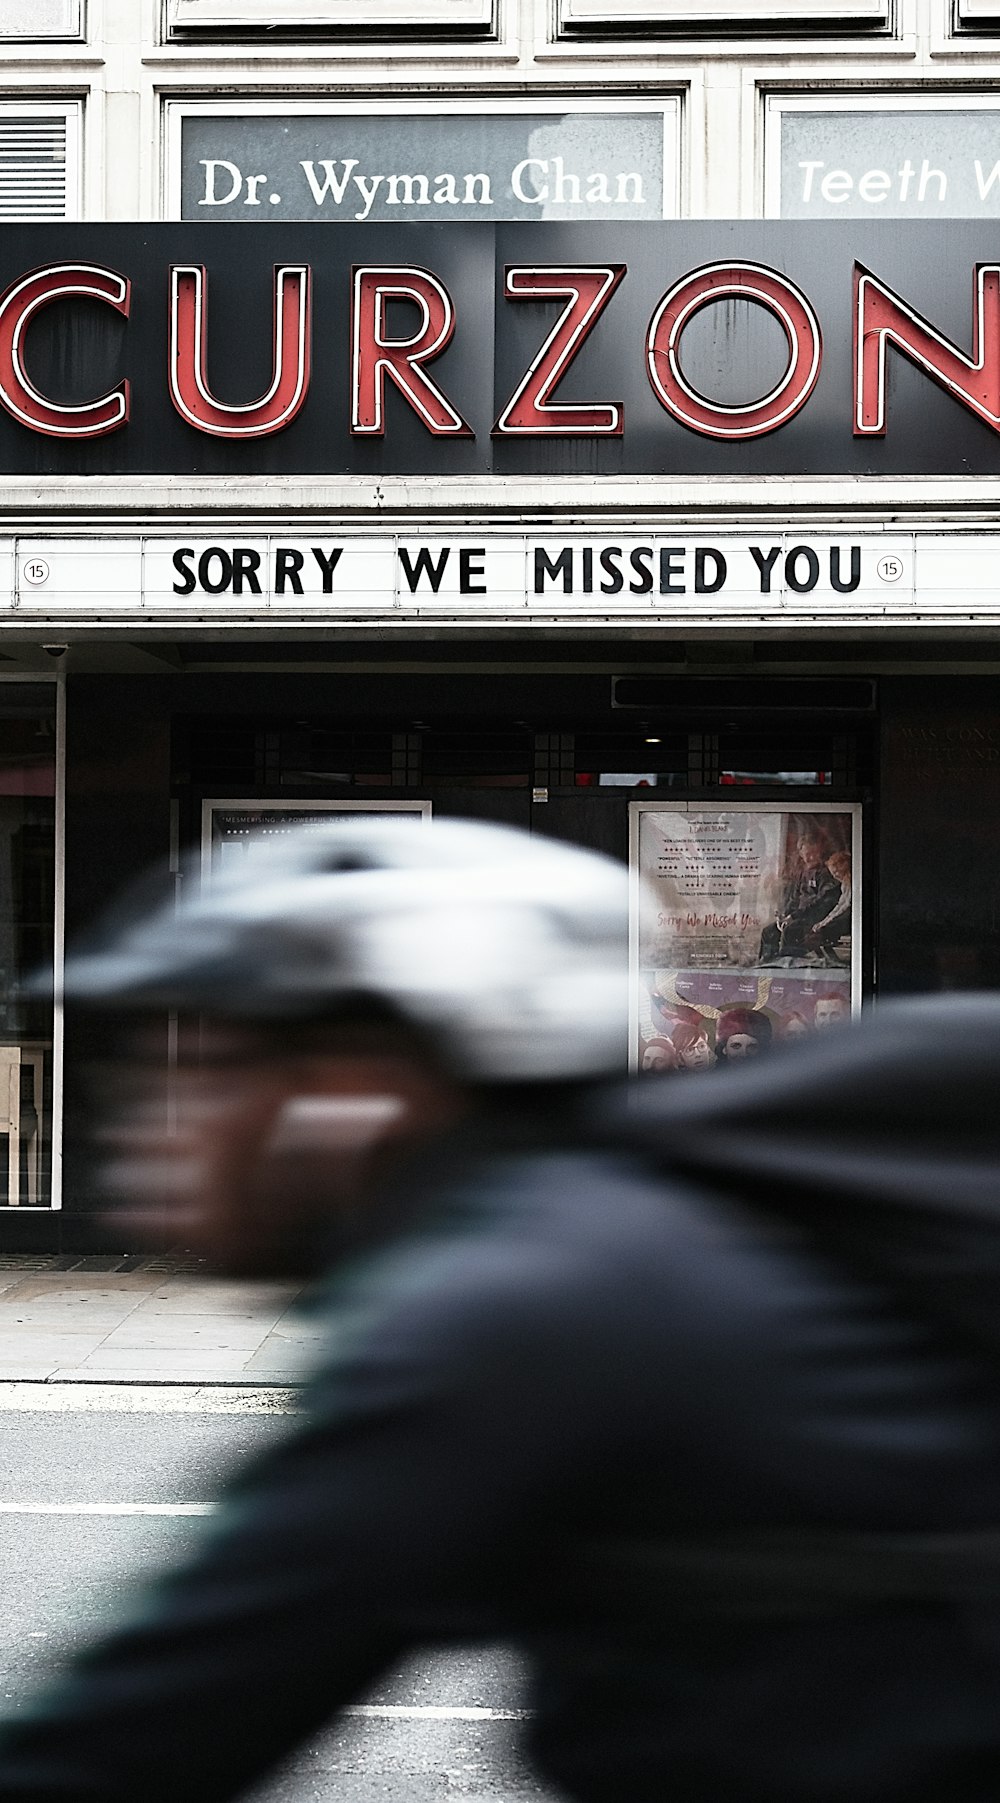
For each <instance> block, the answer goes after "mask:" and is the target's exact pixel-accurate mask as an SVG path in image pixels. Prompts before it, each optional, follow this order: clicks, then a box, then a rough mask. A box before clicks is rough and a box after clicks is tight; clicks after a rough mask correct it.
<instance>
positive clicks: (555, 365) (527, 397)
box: [493, 263, 625, 438]
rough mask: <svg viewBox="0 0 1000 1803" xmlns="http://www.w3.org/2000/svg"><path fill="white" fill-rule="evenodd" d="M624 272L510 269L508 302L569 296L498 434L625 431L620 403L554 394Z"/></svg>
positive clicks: (621, 267) (612, 268)
mask: <svg viewBox="0 0 1000 1803" xmlns="http://www.w3.org/2000/svg"><path fill="white" fill-rule="evenodd" d="M624 276H625V264H624V263H609V264H606V265H605V266H604V267H603V268H601V267H595V268H592V269H563V268H560V267H558V266H555V265H553V266H544V267H539V268H532V267H528V266H524V265H516V266H514V267H511V268H508V269H507V270H506V272H505V275H504V293H505V295H506V296H507V298H508V300H518V299H528V300H561V299H562V298H563V296H564V295H565V296H567V297H568V300H567V305H566V306H565V307H564V308H563V310H562V312H561V313H560V315H559V317H558V319H557V320H556V323H555V325H554V326H553V327H552V330H551V332H550V333H549V335H548V337H547V338H546V340H545V343H544V344H543V345H542V347H541V349H540V350H539V352H538V354H537V356H536V357H535V358H534V360H533V362H532V364H531V366H530V368H529V369H528V371H527V374H526V375H525V376H524V378H523V380H522V381H521V382H520V383H519V385H518V387H517V388H515V390H514V393H513V394H512V395H511V398H510V400H509V401H508V402H507V405H506V407H505V408H504V410H503V412H502V413H501V415H500V418H499V419H498V420H497V423H496V425H495V426H494V428H493V431H494V434H495V435H496V436H497V437H501V438H504V437H527V436H532V437H534V436H538V435H541V436H543V437H545V436H547V437H554V436H557V435H560V436H561V435H564V434H571V435H572V436H573V437H575V438H576V437H584V438H591V437H597V436H599V435H603V436H605V437H619V436H620V435H621V433H622V432H623V431H624V429H625V410H624V408H623V407H622V405H621V403H620V402H614V403H611V404H609V405H605V406H600V405H598V404H597V403H595V402H586V403H580V402H554V401H552V400H551V399H550V398H549V397H550V396H551V394H552V391H553V389H554V388H555V387H556V384H557V383H558V382H560V381H561V380H562V377H563V376H564V375H565V373H566V371H567V370H568V368H569V366H570V364H571V363H572V362H573V360H574V358H575V357H576V356H577V355H578V354H579V352H580V351H581V350H582V348H583V346H584V344H585V343H586V341H587V339H588V338H589V337H590V334H591V332H592V331H593V329H594V327H595V325H596V324H597V321H598V320H599V319H600V317H601V314H602V313H603V312H604V309H605V307H606V306H607V304H608V302H609V300H610V299H611V296H612V295H613V294H614V292H615V289H616V288H617V287H618V284H619V283H620V282H621V281H622V280H623V278H624Z"/></svg>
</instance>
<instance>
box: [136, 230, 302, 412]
mask: <svg viewBox="0 0 1000 1803" xmlns="http://www.w3.org/2000/svg"><path fill="white" fill-rule="evenodd" d="M207 314H208V294H207V285H206V279H205V271H204V269H203V268H201V267H200V266H199V265H197V264H183V263H178V264H175V265H174V266H173V267H172V268H171V271H170V358H169V379H170V398H171V400H172V401H173V403H174V406H175V407H176V408H177V411H178V413H179V414H180V416H181V418H182V419H185V420H187V423H188V425H189V426H194V427H195V430H196V431H198V432H207V433H208V434H209V435H210V437H212V438H268V437H270V435H271V433H272V432H281V431H282V430H283V429H284V427H285V426H289V425H291V423H292V420H293V419H294V418H295V415H296V414H297V413H298V411H299V408H300V407H301V406H302V403H303V402H304V400H305V398H306V395H307V394H308V393H309V375H310V354H311V342H310V340H311V283H310V272H309V269H308V268H307V267H306V265H305V264H302V263H289V264H278V265H277V266H276V267H275V271H274V371H273V377H272V381H271V386H270V388H269V389H268V390H267V393H266V394H263V395H261V397H260V399H259V400H257V401H247V402H246V403H245V404H243V405H237V406H231V405H229V404H228V403H226V402H224V401H217V400H216V398H215V396H214V395H213V394H212V393H211V391H210V389H209V386H208V318H207Z"/></svg>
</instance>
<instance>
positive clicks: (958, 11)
mask: <svg viewBox="0 0 1000 1803" xmlns="http://www.w3.org/2000/svg"><path fill="white" fill-rule="evenodd" d="M955 23H956V24H957V26H958V28H959V30H962V28H963V27H964V28H965V30H967V31H998V30H1000V0H956V5H955Z"/></svg>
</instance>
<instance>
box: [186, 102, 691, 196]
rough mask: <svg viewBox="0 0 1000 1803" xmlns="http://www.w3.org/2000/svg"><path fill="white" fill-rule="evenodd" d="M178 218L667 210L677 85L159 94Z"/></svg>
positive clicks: (673, 182) (672, 184) (676, 133)
mask: <svg viewBox="0 0 1000 1803" xmlns="http://www.w3.org/2000/svg"><path fill="white" fill-rule="evenodd" d="M167 120H168V128H167V142H168V151H169V163H168V183H167V210H168V215H169V217H171V218H175V219H190V220H201V221H204V220H209V219H210V220H222V219H224V220H229V219H238V220H243V221H245V222H246V223H247V224H248V225H254V224H260V223H265V222H266V223H268V224H270V222H271V221H272V220H280V219H286V220H307V221H320V220H323V221H330V222H333V221H339V220H347V221H354V220H365V221H368V220H370V221H382V222H384V223H386V224H391V223H395V224H399V223H400V221H402V220H405V219H413V220H419V221H422V222H423V223H425V224H426V222H427V221H428V220H432V219H437V220H445V219H449V220H451V219H479V220H490V219H492V220H498V219H511V220H515V219H546V220H556V219H564V220H584V219H631V220H635V219H673V218H676V216H677V214H678V212H679V209H680V197H679V186H680V183H679V165H680V120H681V103H680V99H679V97H678V96H677V95H669V96H664V97H663V98H662V99H660V100H656V101H651V100H645V99H642V100H627V101H617V102H616V101H613V100H612V101H608V102H602V101H599V100H582V101H580V100H577V101H554V100H552V99H551V98H545V97H537V98H536V97H535V96H534V95H532V97H531V99H530V101H529V100H524V101H520V100H507V99H498V100H495V99H492V98H491V99H488V100H465V99H462V100H456V99H454V98H453V97H452V96H451V95H449V96H448V98H447V101H445V102H442V101H441V100H440V99H439V100H438V101H437V103H436V104H435V103H434V101H431V102H430V103H429V104H426V105H420V104H419V103H414V102H413V101H397V100H380V99H373V100H361V101H358V100H328V99H315V100H299V99H295V100H287V99H284V98H282V99H267V100H238V101H231V100H221V101H219V100H208V101H198V100H194V101H191V100H180V101H174V102H168V106H167Z"/></svg>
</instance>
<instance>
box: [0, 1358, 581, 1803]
mask: <svg viewBox="0 0 1000 1803" xmlns="http://www.w3.org/2000/svg"><path fill="white" fill-rule="evenodd" d="M0 1388H2V1387H0ZM52 1400H54V1399H53V1398H50V1399H49V1401H50V1402H51V1401H52ZM66 1401H67V1403H68V1406H67V1407H66V1408H65V1409H63V1408H61V1407H51V1406H50V1407H46V1409H45V1410H44V1412H38V1413H35V1412H29V1411H28V1410H26V1409H25V1408H24V1406H23V1392H22V1401H21V1403H20V1405H19V1406H18V1407H16V1408H12V1407H6V1406H4V1402H3V1399H2V1397H0V1444H2V1447H3V1452H2V1458H0V1511H2V1512H0V1537H2V1544H3V1549H4V1550H3V1561H2V1563H3V1574H4V1577H3V1585H4V1608H3V1611H2V1612H0V1700H2V1706H3V1711H4V1713H7V1712H8V1711H11V1710H14V1709H16V1707H17V1700H18V1698H19V1697H20V1696H23V1694H24V1692H25V1691H26V1690H27V1689H29V1688H30V1687H31V1686H32V1685H33V1684H34V1683H36V1682H37V1681H38V1680H39V1679H41V1678H42V1677H43V1676H44V1675H45V1673H46V1672H47V1671H49V1670H51V1669H52V1667H53V1665H54V1664H55V1663H57V1662H58V1661H60V1660H61V1659H63V1658H65V1657H66V1656H67V1655H68V1653H69V1652H70V1651H71V1650H72V1648H73V1647H74V1646H75V1645H78V1644H79V1643H80V1642H81V1641H82V1640H84V1639H85V1638H86V1637H87V1636H88V1635H89V1634H90V1633H92V1632H93V1631H94V1629H95V1627H98V1626H99V1625H100V1624H101V1623H102V1622H108V1621H113V1619H114V1617H115V1613H116V1610H117V1609H118V1608H119V1607H120V1605H121V1602H122V1599H123V1597H124V1596H125V1595H126V1594H127V1592H128V1589H129V1587H130V1585H131V1584H132V1583H133V1582H134V1580H135V1575H136V1573H138V1572H142V1571H148V1570H149V1569H150V1568H151V1567H157V1566H162V1565H163V1564H165V1563H167V1562H169V1561H170V1560H172V1559H175V1558H177V1557H179V1556H180V1555H181V1554H182V1553H183V1549H184V1547H185V1545H186V1544H188V1543H190V1540H191V1539H192V1537H193V1536H194V1535H195V1534H196V1533H197V1532H198V1528H199V1522H198V1519H197V1518H195V1517H192V1516H175V1515H135V1514H120V1515H115V1514H88V1513H52V1512H50V1511H51V1508H52V1505H53V1504H59V1505H66V1506H69V1505H73V1504H98V1505H100V1504H113V1503H145V1504H176V1503H193V1502H196V1503H205V1502H211V1501H212V1500H213V1499H214V1498H215V1497H216V1496H217V1494H218V1492H219V1488H220V1486H221V1484H222V1482H223V1480H224V1476H225V1472H226V1470H227V1469H228V1468H229V1467H230V1466H231V1465H232V1464H233V1463H234V1462H237V1461H239V1460H241V1459H243V1458H244V1457H246V1456H247V1455H248V1454H251V1453H252V1452H253V1451H254V1449H255V1448H261V1447H263V1446H264V1445H266V1444H267V1443H268V1442H269V1441H270V1440H272V1439H273V1437H274V1436H275V1435H276V1434H278V1433H280V1432H282V1431H284V1430H286V1429H287V1427H288V1425H289V1420H288V1417H287V1415H282V1414H280V1413H274V1414H270V1415H266V1414H260V1413H230V1414H221V1413H202V1412H199V1411H198V1410H197V1409H196V1408H191V1409H188V1410H186V1411H185V1412H183V1413H177V1412H172V1411H171V1410H169V1409H167V1410H162V1409H161V1408H159V1407H157V1405H156V1402H155V1399H153V1400H152V1401H151V1403H150V1407H149V1409H148V1410H146V1411H144V1412H128V1413H125V1412H117V1411H115V1412H104V1411H103V1410H101V1409H95V1408H94V1407H93V1406H88V1399H87V1397H86V1396H85V1395H84V1394H83V1393H82V1392H81V1393H79V1394H78V1395H77V1396H75V1397H74V1396H72V1395H71V1396H69V1397H68V1398H67V1399H66ZM5 1505H6V1506H5ZM10 1505H15V1506H16V1512H11V1511H10ZM520 1707H521V1696H520V1686H519V1679H518V1674H517V1671H516V1669H515V1668H514V1666H513V1664H512V1663H511V1661H510V1660H508V1659H507V1658H506V1657H504V1656H503V1655H501V1654H499V1653H497V1652H495V1651H490V1650H488V1649H484V1650H483V1651H482V1652H466V1651H463V1652H462V1653H461V1654H460V1655H456V1656H454V1657H448V1658H437V1657H434V1658H431V1657H422V1658H418V1659H415V1660H413V1661H412V1662H411V1663H410V1664H408V1665H407V1666H406V1667H405V1668H404V1669H402V1670H400V1671H399V1672H396V1673H394V1674H393V1675H392V1677H391V1678H390V1679H389V1680H388V1681H386V1682H385V1683H383V1684H382V1685H381V1686H380V1688H379V1689H378V1690H377V1691H376V1692H374V1693H373V1694H372V1695H371V1696H370V1697H367V1698H365V1699H363V1701H362V1703H361V1704H360V1707H359V1710H358V1713H357V1714H355V1715H353V1716H352V1717H350V1718H341V1719H340V1720H339V1721H338V1722H337V1723H336V1724H335V1725H334V1726H333V1727H332V1728H330V1729H328V1730H327V1731H326V1732H325V1733H323V1734H322V1735H321V1736H319V1737H317V1738H315V1739H314V1740H311V1741H310V1742H309V1743H308V1744H306V1745H304V1746H302V1747H301V1748H300V1749H299V1750H298V1752H297V1753H296V1754H295V1756H294V1757H293V1758H292V1759H291V1761H290V1762H289V1764H288V1766H287V1767H286V1768H285V1769H283V1770H282V1771H281V1772H279V1773H277V1774H276V1775H273V1776H272V1777H271V1778H270V1779H269V1780H268V1781H267V1783H266V1784H264V1785H263V1786H262V1787H261V1789H260V1790H258V1791H255V1792H254V1803H325V1800H326V1799H330V1800H331V1803H332V1800H333V1799H334V1798H336V1799H338V1803H448V1800H451V1799H457V1798H463V1799H470V1800H475V1799H480V1798H482V1799H490V1803H499V1800H501V1799H502V1800H503V1803H540V1800H541V1803H551V1799H550V1797H549V1794H548V1793H546V1792H544V1790H543V1788H542V1787H541V1786H540V1785H539V1784H538V1783H537V1782H536V1780H535V1779H534V1778H533V1776H532V1774H531V1773H530V1772H529V1771H528V1770H527V1769H526V1768H525V1766H524V1764H523V1761H522V1760H521V1759H520V1758H519V1755H518V1752H517V1748H516V1734H517V1723H516V1721H512V1720H510V1719H504V1717H505V1715H506V1716H509V1714H510V1712H512V1711H516V1710H517V1709H519V1708H520ZM382 1711H384V1712H385V1713H380V1712H382ZM463 1711H473V1712H480V1713H472V1714H471V1715H465V1714H463V1713H462V1712H463Z"/></svg>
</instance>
